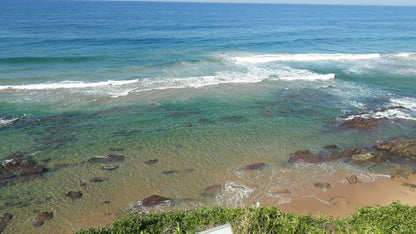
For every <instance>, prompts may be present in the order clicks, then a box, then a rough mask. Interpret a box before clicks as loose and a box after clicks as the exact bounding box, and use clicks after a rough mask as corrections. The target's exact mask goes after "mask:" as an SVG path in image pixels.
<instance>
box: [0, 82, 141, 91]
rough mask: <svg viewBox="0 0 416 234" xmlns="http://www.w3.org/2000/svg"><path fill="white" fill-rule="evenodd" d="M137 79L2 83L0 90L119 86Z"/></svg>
mask: <svg viewBox="0 0 416 234" xmlns="http://www.w3.org/2000/svg"><path fill="white" fill-rule="evenodd" d="M137 81H138V80H118V81H115V80H107V81H100V82H83V81H62V82H59V83H42V84H23V85H2V86H0V90H6V89H14V90H50V89H82V88H94V87H102V86H121V85H128V84H133V83H136V82H137Z"/></svg>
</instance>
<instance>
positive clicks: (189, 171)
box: [182, 168, 195, 173]
mask: <svg viewBox="0 0 416 234" xmlns="http://www.w3.org/2000/svg"><path fill="white" fill-rule="evenodd" d="M193 171H195V170H194V169H193V168H185V169H183V170H182V172H183V173H191V172H193Z"/></svg>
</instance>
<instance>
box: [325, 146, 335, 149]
mask: <svg viewBox="0 0 416 234" xmlns="http://www.w3.org/2000/svg"><path fill="white" fill-rule="evenodd" d="M324 148H325V149H337V148H338V146H337V145H325V146H324Z"/></svg>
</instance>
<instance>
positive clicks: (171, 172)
mask: <svg viewBox="0 0 416 234" xmlns="http://www.w3.org/2000/svg"><path fill="white" fill-rule="evenodd" d="M193 171H194V169H192V168H186V169H182V170H176V169H171V170H166V171H163V172H162V174H165V175H170V174H176V173H191V172H193Z"/></svg>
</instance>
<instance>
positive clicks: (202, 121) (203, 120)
mask: <svg viewBox="0 0 416 234" xmlns="http://www.w3.org/2000/svg"><path fill="white" fill-rule="evenodd" d="M198 122H199V123H214V121H212V120H210V119H199V121H198Z"/></svg>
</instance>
